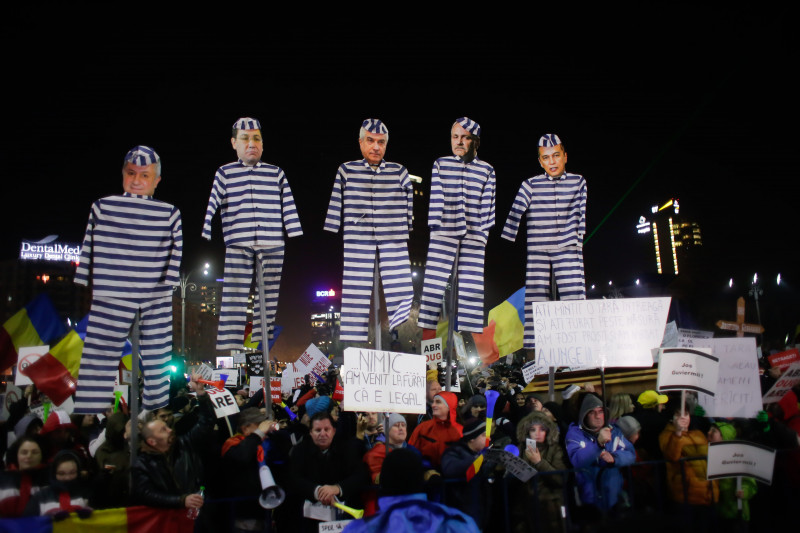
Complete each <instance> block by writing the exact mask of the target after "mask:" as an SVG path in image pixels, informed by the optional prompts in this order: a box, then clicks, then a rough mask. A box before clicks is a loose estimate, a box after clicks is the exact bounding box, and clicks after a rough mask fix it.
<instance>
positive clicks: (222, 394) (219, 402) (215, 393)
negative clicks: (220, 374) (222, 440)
mask: <svg viewBox="0 0 800 533" xmlns="http://www.w3.org/2000/svg"><path fill="white" fill-rule="evenodd" d="M206 394H208V399H209V400H211V405H213V406H214V414H216V415H217V418H223V417H226V416H230V415H235V414H236V413H238V412H239V405H238V404H237V403H236V400H235V399H234V398H233V394H231V391H229V390H228V389H222V390H220V389H208V390H207V391H206Z"/></svg>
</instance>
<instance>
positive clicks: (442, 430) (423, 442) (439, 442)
mask: <svg viewBox="0 0 800 533" xmlns="http://www.w3.org/2000/svg"><path fill="white" fill-rule="evenodd" d="M437 396H441V397H442V399H444V401H445V402H447V405H448V407H450V415H449V418H448V419H447V420H437V419H432V420H426V421H425V422H423V423H421V424H420V425H418V426H417V427H416V428H414V432H413V433H412V434H411V438H409V439H408V443H409V444H410V445H412V446H413V447H415V448H416V449H418V450H419V451H420V453H421V454H422V457H423V459H427V460H428V461H430V463H431V466H432V467H433V468H436V469H438V468H439V466H440V465H441V462H442V454H443V453H444V451H445V450H446V449H447V444H448V443H453V442H456V441H457V440H458V439H460V438H461V435H462V432H463V429H464V428H463V427H462V426H461V424H459V423H458V422H456V421H455V420H456V406H457V405H458V398H457V397H456V395H455V394H454V393H452V392H441V393H439V394H438V395H437Z"/></svg>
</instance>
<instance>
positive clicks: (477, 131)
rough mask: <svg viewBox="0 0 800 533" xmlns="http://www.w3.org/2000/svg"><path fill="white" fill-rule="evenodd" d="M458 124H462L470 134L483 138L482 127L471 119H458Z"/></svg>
mask: <svg viewBox="0 0 800 533" xmlns="http://www.w3.org/2000/svg"><path fill="white" fill-rule="evenodd" d="M456 124H460V125H461V127H462V128H464V129H465V130H467V131H468V132H470V133H471V134H472V135H474V136H475V137H480V136H481V125H480V124H478V123H477V122H475V121H474V120H472V119H471V118H469V117H461V118H459V119H456Z"/></svg>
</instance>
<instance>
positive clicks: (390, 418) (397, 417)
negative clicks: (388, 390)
mask: <svg viewBox="0 0 800 533" xmlns="http://www.w3.org/2000/svg"><path fill="white" fill-rule="evenodd" d="M405 421H406V419H405V418H403V415H401V414H400V413H386V418H385V419H384V422H383V432H384V433H389V430H390V429H392V427H393V426H394V425H395V424H399V423H400V422H405Z"/></svg>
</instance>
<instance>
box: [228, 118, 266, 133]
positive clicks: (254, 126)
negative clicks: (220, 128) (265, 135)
mask: <svg viewBox="0 0 800 533" xmlns="http://www.w3.org/2000/svg"><path fill="white" fill-rule="evenodd" d="M233 129H236V130H260V129H261V123H260V122H259V121H258V120H256V119H254V118H250V117H243V118H240V119H239V120H237V121H236V122H234V124H233Z"/></svg>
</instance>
